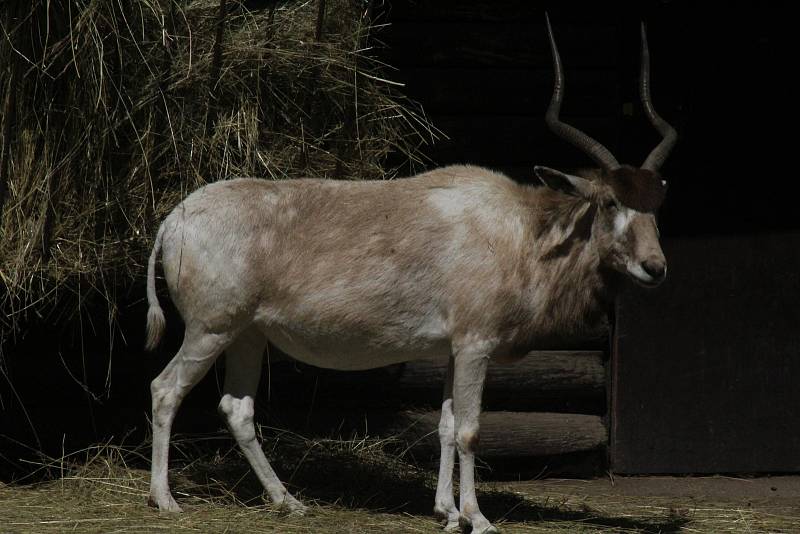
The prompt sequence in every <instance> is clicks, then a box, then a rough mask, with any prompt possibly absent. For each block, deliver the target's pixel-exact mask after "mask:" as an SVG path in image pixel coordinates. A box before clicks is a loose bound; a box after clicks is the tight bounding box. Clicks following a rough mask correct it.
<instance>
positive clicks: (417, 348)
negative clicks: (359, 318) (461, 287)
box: [265, 326, 450, 371]
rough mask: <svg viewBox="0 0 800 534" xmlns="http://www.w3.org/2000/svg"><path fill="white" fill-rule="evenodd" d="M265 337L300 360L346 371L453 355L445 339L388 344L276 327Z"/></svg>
mask: <svg viewBox="0 0 800 534" xmlns="http://www.w3.org/2000/svg"><path fill="white" fill-rule="evenodd" d="M265 334H266V336H267V338H268V339H269V340H270V342H272V343H273V344H274V345H275V346H276V347H278V348H279V349H280V350H281V351H283V352H285V353H286V354H287V355H289V356H291V357H292V358H294V359H296V360H299V361H301V362H303V363H307V364H310V365H314V366H316V367H323V368H326V369H338V370H342V371H361V370H365V369H375V368H377V367H383V366H386V365H392V364H395V363H402V362H407V361H411V360H434V359H443V358H447V357H448V356H449V355H450V343H449V342H448V341H447V340H445V339H437V340H430V339H415V338H410V339H406V340H404V341H403V342H393V343H386V342H384V340H381V339H371V338H348V337H347V336H324V335H323V336H320V335H309V334H308V333H307V332H299V331H292V330H290V329H287V328H281V327H274V326H273V327H270V328H268V329H266V330H265Z"/></svg>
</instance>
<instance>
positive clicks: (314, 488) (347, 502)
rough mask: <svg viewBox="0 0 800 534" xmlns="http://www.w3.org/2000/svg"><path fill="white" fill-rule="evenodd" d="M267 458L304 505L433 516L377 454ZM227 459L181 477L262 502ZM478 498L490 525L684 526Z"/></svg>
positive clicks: (414, 480) (237, 463)
mask: <svg viewBox="0 0 800 534" xmlns="http://www.w3.org/2000/svg"><path fill="white" fill-rule="evenodd" d="M343 443H344V445H343ZM267 454H268V455H269V456H270V461H271V463H272V464H273V467H274V468H275V470H276V472H277V473H278V475H279V476H280V477H281V480H283V481H284V482H285V483H286V485H287V487H288V488H289V489H290V491H292V492H293V493H295V495H297V496H298V497H299V498H300V499H301V500H304V501H306V502H310V501H316V502H318V503H321V504H335V505H338V506H343V507H346V508H361V509H366V510H370V511H374V512H381V513H400V512H402V513H407V514H412V515H423V516H431V515H433V512H432V510H433V502H434V496H435V493H436V491H435V488H436V478H435V475H434V473H433V472H432V471H430V470H427V469H423V468H420V467H418V466H416V465H413V464H411V463H408V462H405V461H403V460H401V459H399V458H398V457H396V456H392V455H389V454H386V453H383V452H382V451H380V450H369V449H368V448H358V447H353V446H351V445H347V442H335V441H333V440H330V441H327V442H317V443H313V444H311V445H310V446H309V445H308V444H305V445H304V446H302V447H300V446H285V445H284V446H281V447H280V448H279V450H275V449H273V450H272V451H269V450H267ZM231 456H232V457H229V458H227V459H226V460H225V461H222V462H213V463H208V462H205V461H200V462H197V463H195V464H193V465H192V466H189V468H188V469H187V470H186V471H185V472H186V476H188V478H189V479H191V480H192V482H193V483H194V484H195V485H196V487H204V488H206V491H208V492H209V493H210V495H212V496H214V495H216V496H220V497H222V496H228V497H230V495H231V494H232V495H233V496H234V497H235V499H236V500H237V501H239V502H241V503H243V504H244V505H258V504H262V503H263V502H264V497H263V490H262V487H261V484H260V483H259V481H258V479H257V478H256V477H255V475H253V473H252V472H249V466H248V465H247V462H246V461H245V460H244V458H242V457H241V456H239V455H238V454H237V455H231ZM209 481H213V484H210V483H209ZM478 500H479V502H480V505H481V510H482V511H483V513H484V514H485V515H486V517H488V518H489V519H491V520H493V521H495V522H500V521H511V522H537V521H542V522H550V521H554V522H558V521H563V522H580V523H581V524H590V525H597V526H599V527H605V528H616V529H625V530H629V531H635V532H643V533H670V532H679V531H680V529H681V527H682V526H684V525H685V524H686V523H688V522H689V520H688V519H687V518H685V517H678V516H674V517H673V516H668V517H662V518H653V519H634V518H630V517H615V516H613V515H607V514H604V513H603V512H600V511H597V510H593V509H590V508H584V509H581V510H575V509H572V508H569V507H566V506H564V505H559V504H552V505H541V504H537V503H536V502H534V501H532V500H531V499H528V498H526V497H524V496H522V495H518V494H516V493H513V492H510V491H502V490H490V491H479V492H478Z"/></svg>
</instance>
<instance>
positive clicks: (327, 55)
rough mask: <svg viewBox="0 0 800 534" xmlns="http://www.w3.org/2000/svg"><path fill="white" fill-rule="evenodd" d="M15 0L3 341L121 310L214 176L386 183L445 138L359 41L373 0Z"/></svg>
mask: <svg viewBox="0 0 800 534" xmlns="http://www.w3.org/2000/svg"><path fill="white" fill-rule="evenodd" d="M4 4H5V6H6V7H5V9H4V10H3V11H4V13H0V17H1V18H2V20H1V22H2V25H3V28H2V29H3V32H2V39H1V41H2V42H0V65H1V66H2V67H0V87H2V90H0V95H2V96H0V110H2V116H0V136H2V138H0V235H2V239H0V309H2V310H3V311H4V312H5V313H0V341H1V340H2V339H3V338H4V337H6V336H7V335H8V334H9V333H10V332H13V331H14V329H15V328H17V327H18V326H19V325H20V324H22V323H24V322H25V320H26V318H27V319H30V318H33V319H34V320H36V321H39V320H50V321H53V320H64V319H65V318H69V317H71V316H73V315H74V312H75V311H76V310H77V309H78V306H79V305H80V304H82V303H84V301H85V299H86V298H87V297H88V296H91V295H95V296H98V295H99V296H102V297H103V298H104V299H105V300H107V302H108V309H109V313H110V315H111V316H112V318H113V315H114V313H115V312H114V309H115V307H114V302H115V299H114V292H115V290H116V289H117V288H124V287H130V286H131V284H132V283H134V282H141V280H143V277H144V270H145V265H146V257H147V252H148V248H149V246H150V244H151V238H152V236H153V235H154V234H155V230H156V228H157V227H158V224H159V222H160V220H161V219H162V218H163V216H164V215H165V214H166V213H167V212H168V211H169V210H170V209H171V208H172V207H173V206H174V205H175V204H176V203H177V202H178V201H179V200H180V199H181V198H182V197H184V196H185V195H186V194H187V193H188V192H190V191H192V190H194V189H195V188H197V187H199V186H201V185H203V184H205V183H207V182H211V181H215V180H219V179H225V178H228V177H231V176H258V177H264V178H268V179H280V178H286V177H299V176H316V177H330V178H350V179H366V178H391V177H393V176H395V174H396V172H397V169H396V168H393V167H387V156H388V155H389V154H390V153H393V154H398V153H399V154H400V155H402V156H403V158H394V159H395V160H396V161H401V162H402V163H403V164H407V163H408V162H409V161H410V162H411V163H412V166H413V164H414V163H415V162H416V163H418V162H419V161H420V160H419V154H418V152H417V148H418V147H419V146H420V145H421V144H422V143H424V142H426V139H431V136H432V135H434V134H433V132H432V130H431V129H430V128H429V127H428V124H427V122H426V121H425V119H424V118H423V116H422V115H421V114H420V113H419V112H418V111H416V110H415V109H414V108H413V106H411V105H410V104H409V103H408V102H407V101H406V100H404V99H403V97H402V96H401V95H400V94H399V93H398V92H397V91H396V88H395V87H394V86H393V84H391V83H390V82H387V81H385V80H383V79H382V76H381V74H380V69H379V65H378V62H377V61H376V60H374V59H373V58H370V56H369V54H368V53H367V52H366V51H365V50H366V49H367V47H366V45H365V43H366V36H367V34H368V32H369V29H370V24H371V21H370V20H368V18H369V17H370V16H371V9H367V10H363V7H364V6H363V3H362V2H356V1H346V0H329V1H328V2H327V7H326V8H325V13H324V15H325V16H324V17H320V10H319V9H318V3H317V2H314V1H311V2H308V1H306V2H278V3H273V2H258V1H254V0H251V1H249V2H236V1H233V0H230V1H226V0H189V1H186V0H159V1H155V2H154V1H151V0H132V1H130V2H122V3H120V2H111V1H99V2H97V1H89V0H83V1H77V2H53V3H51V2H44V1H37V2H33V3H30V2H22V1H19V0H18V1H16V2H6V3H4Z"/></svg>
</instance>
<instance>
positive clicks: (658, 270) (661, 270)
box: [642, 259, 667, 280]
mask: <svg viewBox="0 0 800 534" xmlns="http://www.w3.org/2000/svg"><path fill="white" fill-rule="evenodd" d="M642 269H644V272H646V273H647V274H649V275H650V276H652V277H653V278H654V279H656V280H661V279H662V278H664V276H665V275H666V274H667V265H666V264H665V263H664V262H663V261H661V260H653V259H651V260H645V261H643V262H642Z"/></svg>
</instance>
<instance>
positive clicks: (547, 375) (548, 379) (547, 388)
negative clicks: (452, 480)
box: [398, 351, 606, 397]
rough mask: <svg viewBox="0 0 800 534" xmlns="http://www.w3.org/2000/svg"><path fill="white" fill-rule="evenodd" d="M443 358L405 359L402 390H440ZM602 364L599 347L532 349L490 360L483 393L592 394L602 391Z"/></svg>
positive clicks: (495, 394) (443, 372)
mask: <svg viewBox="0 0 800 534" xmlns="http://www.w3.org/2000/svg"><path fill="white" fill-rule="evenodd" d="M446 366H447V362H445V361H428V360H419V361H413V362H408V363H407V364H406V365H405V369H403V372H402V373H401V374H400V376H399V379H398V384H399V385H400V388H401V389H403V390H407V391H409V392H412V393H413V392H414V391H418V390H430V389H434V390H440V389H441V388H442V384H443V383H444V374H445V369H446ZM605 376H606V375H605V367H604V366H603V353H602V352H600V351H533V352H530V353H528V355H527V356H525V357H524V358H521V359H520V360H518V361H516V362H514V363H508V364H500V363H491V364H490V365H489V369H488V371H487V373H486V389H485V392H486V394H487V395H489V396H492V397H499V396H509V395H510V396H537V395H543V394H545V395H546V394H550V393H557V394H559V395H569V394H577V395H592V394H602V393H603V392H604V391H605Z"/></svg>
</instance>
